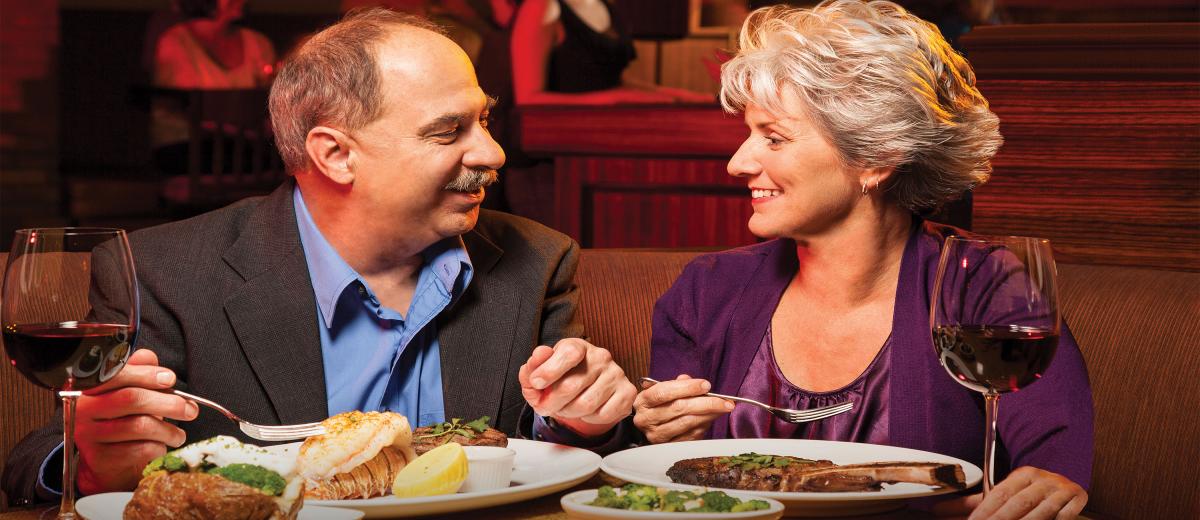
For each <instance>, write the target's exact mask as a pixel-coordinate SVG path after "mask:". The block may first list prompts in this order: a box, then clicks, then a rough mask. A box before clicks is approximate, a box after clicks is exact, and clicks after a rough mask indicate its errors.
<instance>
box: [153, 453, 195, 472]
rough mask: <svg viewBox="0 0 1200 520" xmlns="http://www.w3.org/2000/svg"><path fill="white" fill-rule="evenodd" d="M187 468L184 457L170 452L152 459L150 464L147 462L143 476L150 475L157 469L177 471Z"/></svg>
mask: <svg viewBox="0 0 1200 520" xmlns="http://www.w3.org/2000/svg"><path fill="white" fill-rule="evenodd" d="M187 469H188V467H187V463H186V462H184V461H183V459H181V458H179V457H177V456H176V455H175V454H174V453H168V454H166V455H163V456H161V457H157V458H155V459H154V460H152V461H150V463H149V464H146V467H145V468H144V469H142V476H143V477H148V476H150V474H151V473H154V472H155V471H166V472H169V473H173V472H176V471H185V470H187Z"/></svg>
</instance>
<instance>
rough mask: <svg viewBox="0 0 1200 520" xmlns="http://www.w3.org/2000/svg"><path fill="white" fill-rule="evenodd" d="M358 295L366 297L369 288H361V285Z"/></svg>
mask: <svg viewBox="0 0 1200 520" xmlns="http://www.w3.org/2000/svg"><path fill="white" fill-rule="evenodd" d="M358 295H359V296H366V295H367V288H366V287H363V286H361V285H360V286H358Z"/></svg>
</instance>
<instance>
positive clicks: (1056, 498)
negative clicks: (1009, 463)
mask: <svg viewBox="0 0 1200 520" xmlns="http://www.w3.org/2000/svg"><path fill="white" fill-rule="evenodd" d="M1087 500H1088V494H1087V492H1086V491H1084V490H1083V488H1081V487H1079V485H1078V484H1076V483H1074V482H1071V480H1070V479H1068V478H1067V477H1064V476H1062V475H1059V474H1058V473H1051V472H1049V471H1045V470H1041V469H1037V468H1034V467H1032V466H1022V467H1020V468H1017V469H1016V471H1013V472H1012V473H1010V474H1009V475H1008V478H1006V479H1004V480H1003V481H1001V482H1000V483H999V484H996V487H994V488H992V491H991V492H990V493H988V495H987V498H984V497H983V495H982V494H975V495H971V496H968V497H962V498H956V499H953V500H947V501H945V502H940V503H938V504H937V505H935V506H933V513H934V514H935V515H937V516H940V517H954V518H968V519H969V520H983V519H991V520H1007V519H1010V518H1011V519H1017V518H1022V519H1029V520H1036V519H1050V518H1054V519H1059V520H1064V519H1069V518H1075V517H1076V516H1079V512H1080V511H1083V506H1084V505H1087ZM968 515H969V516H968Z"/></svg>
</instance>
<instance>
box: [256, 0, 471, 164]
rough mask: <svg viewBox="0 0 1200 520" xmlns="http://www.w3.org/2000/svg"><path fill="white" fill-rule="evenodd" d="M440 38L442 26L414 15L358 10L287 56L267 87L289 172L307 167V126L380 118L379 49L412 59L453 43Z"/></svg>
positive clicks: (351, 125)
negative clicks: (394, 49)
mask: <svg viewBox="0 0 1200 520" xmlns="http://www.w3.org/2000/svg"><path fill="white" fill-rule="evenodd" d="M443 34H444V30H443V29H442V28H441V27H439V26H438V25H436V24H434V23H433V22H431V21H429V20H427V19H425V18H421V17H419V16H414V15H410V14H405V13H400V12H396V11H391V10H388V9H384V8H371V9H359V10H354V11H351V12H349V13H347V14H346V16H345V17H344V18H343V19H342V20H341V21H339V22H338V23H336V24H334V25H332V26H330V27H329V28H327V29H325V30H323V31H321V32H320V33H317V34H316V35H315V36H313V37H312V38H310V39H309V40H308V41H307V42H305V44H304V45H303V46H302V47H300V48H299V49H298V50H296V51H295V52H294V53H293V54H292V55H291V56H289V57H288V58H287V59H286V60H285V61H284V64H283V66H282V67H280V70H279V74H278V76H276V78H275V81H274V83H273V84H272V86H271V101H270V106H271V124H272V125H273V127H274V132H275V143H276V146H277V147H278V148H279V153H280V155H281V156H282V157H283V162H284V164H285V166H286V167H287V170H288V172H290V173H296V172H299V171H303V170H305V169H307V168H308V166H309V159H308V156H307V154H306V152H305V139H306V137H307V135H308V132H309V130H311V129H312V128H314V127H316V126H319V125H330V126H337V127H340V128H343V129H345V130H355V129H358V128H361V127H362V126H363V125H366V124H367V123H370V122H371V121H374V120H375V119H376V118H378V117H379V115H380V113H381V111H382V109H383V101H384V100H383V95H382V94H381V92H382V84H383V81H382V77H381V72H382V71H381V69H380V64H379V59H378V58H379V47H380V46H381V45H384V44H387V45H389V46H395V45H401V46H404V47H406V49H405V50H412V51H418V52H416V53H414V54H413V56H414V58H418V59H419V57H420V56H421V53H420V52H419V51H421V50H422V49H423V48H436V46H438V45H451V46H453V45H454V43H453V42H452V41H450V40H449V39H448V38H446V37H444V36H442V35H443ZM392 36H395V37H392ZM459 52H461V51H459ZM464 56H465V55H464ZM393 61H394V60H393ZM426 79H428V78H426Z"/></svg>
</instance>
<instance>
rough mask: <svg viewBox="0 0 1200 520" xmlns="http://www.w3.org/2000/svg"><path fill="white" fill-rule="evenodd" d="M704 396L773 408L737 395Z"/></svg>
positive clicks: (650, 379)
mask: <svg viewBox="0 0 1200 520" xmlns="http://www.w3.org/2000/svg"><path fill="white" fill-rule="evenodd" d="M641 380H642V381H645V382H647V383H653V384H658V382H659V381H658V380H657V379H654V378H651V377H643V378H642V379H641ZM704 395H708V396H712V397H717V398H720V399H726V400H729V401H737V402H739V403H746V404H752V405H756V406H761V407H763V408H766V409H768V410H770V409H771V407H770V406H768V405H766V404H763V403H760V402H758V401H755V400H754V399H746V398H745V397H738V396H736V395H725V394H714V393H712V392H708V393H706V394H704Z"/></svg>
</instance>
